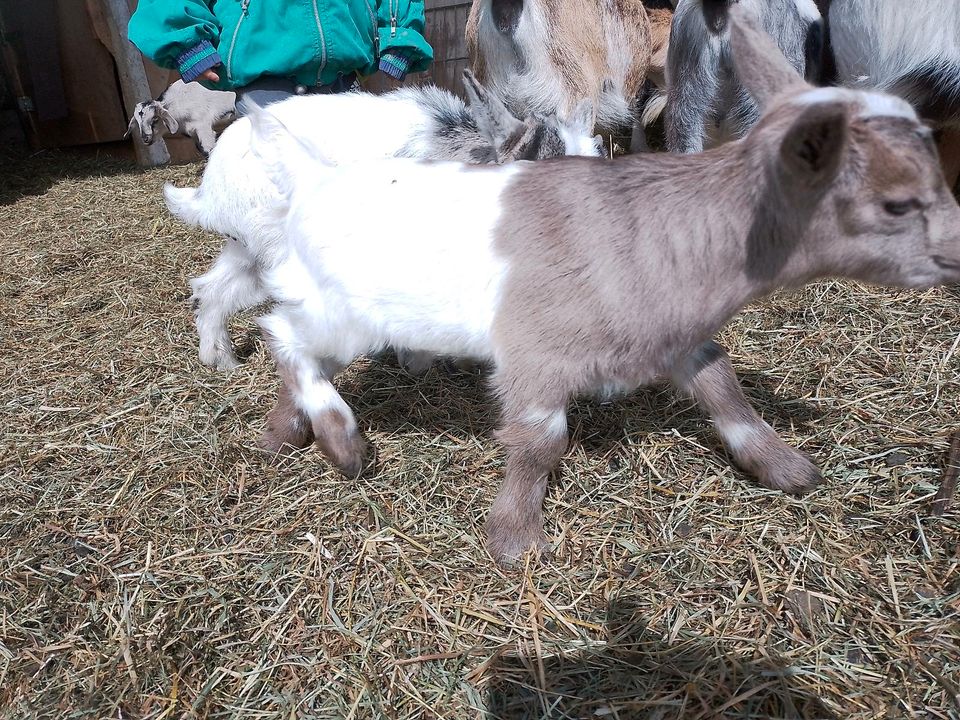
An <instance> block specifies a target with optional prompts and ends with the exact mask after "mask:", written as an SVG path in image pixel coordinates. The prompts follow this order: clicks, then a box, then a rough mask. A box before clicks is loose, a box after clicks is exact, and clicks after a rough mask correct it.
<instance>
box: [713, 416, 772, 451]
mask: <svg viewBox="0 0 960 720" xmlns="http://www.w3.org/2000/svg"><path fill="white" fill-rule="evenodd" d="M758 425H759V427H758ZM764 427H767V424H766V423H765V422H763V421H758V423H757V424H756V425H750V424H747V423H741V422H731V423H722V424H721V423H720V422H717V432H719V433H720V434H721V435H722V437H723V439H724V441H725V442H726V443H727V445H728V446H729V447H730V449H731V450H734V451H736V450H740V449H742V448H744V447H746V446H747V445H749V444H750V443H751V442H753V441H754V440H755V439H756V438H757V437H758V436H761V435H762V434H763V433H762V428H764ZM771 432H773V431H772V430H771Z"/></svg>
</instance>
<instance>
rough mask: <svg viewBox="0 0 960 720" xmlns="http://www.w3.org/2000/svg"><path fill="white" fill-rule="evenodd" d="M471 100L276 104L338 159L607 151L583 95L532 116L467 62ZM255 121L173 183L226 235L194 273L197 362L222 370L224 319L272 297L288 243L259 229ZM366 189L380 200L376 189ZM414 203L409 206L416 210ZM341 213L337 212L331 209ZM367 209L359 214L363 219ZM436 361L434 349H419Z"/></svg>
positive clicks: (486, 158) (169, 194)
mask: <svg viewBox="0 0 960 720" xmlns="http://www.w3.org/2000/svg"><path fill="white" fill-rule="evenodd" d="M463 80H464V88H465V89H466V91H467V95H468V97H469V98H470V105H469V107H468V106H467V105H466V104H465V103H464V102H463V101H462V100H460V98H458V97H456V96H455V95H453V94H452V93H450V92H448V91H446V90H442V89H441V88H437V87H429V86H428V87H418V88H401V89H399V90H395V91H394V92H391V93H387V94H385V95H379V96H378V95H372V94H370V93H362V92H351V93H343V94H339V95H311V96H304V97H294V98H290V99H289V100H285V101H283V102H280V103H277V104H276V105H273V106H271V109H270V112H271V113H273V114H275V115H276V117H278V118H279V119H280V120H281V121H282V122H283V123H284V124H285V125H286V126H287V127H288V128H289V129H290V131H291V132H294V133H296V134H297V135H298V137H301V138H303V139H304V140H305V142H307V144H309V145H310V146H311V147H312V148H313V152H315V153H319V154H320V155H322V156H323V157H324V158H326V159H327V161H329V162H330V163H331V164H333V165H341V164H344V163H352V162H362V161H367V160H373V159H382V158H388V157H394V156H396V157H409V158H417V159H421V160H441V159H442V160H460V161H463V162H470V163H503V162H509V161H512V160H518V159H526V160H536V159H541V158H549V157H556V156H558V155H564V154H569V155H591V156H597V155H600V154H601V152H602V150H601V146H600V142H599V138H596V137H594V136H593V135H592V130H593V111H592V108H591V107H590V106H589V104H588V103H582V104H581V105H579V106H578V107H577V109H576V112H574V114H573V117H572V118H571V119H569V120H566V121H560V120H559V119H558V118H556V117H555V116H539V115H529V116H527V117H526V118H524V119H522V120H521V119H519V118H517V117H515V116H514V115H513V114H512V113H510V112H509V111H508V110H507V108H506V107H505V106H504V105H503V103H502V102H501V101H500V100H499V99H498V98H497V97H496V96H494V95H491V94H490V93H488V92H487V91H486V89H485V88H484V87H483V86H482V85H480V83H478V82H477V81H476V79H475V78H474V77H473V75H472V74H471V73H470V72H469V71H464V75H463ZM250 138H251V125H250V121H249V120H248V119H246V118H241V119H240V120H238V121H237V122H235V123H234V124H233V125H232V126H231V127H230V128H228V129H227V131H226V132H224V134H223V135H222V136H221V138H220V142H219V144H218V145H217V148H216V150H215V152H213V153H212V154H211V157H210V161H209V162H208V163H207V167H206V169H205V170H204V173H203V182H202V183H201V184H200V187H197V188H176V187H173V186H172V185H169V184H168V185H167V186H166V187H165V188H164V197H165V199H166V202H167V207H168V208H169V210H170V212H171V213H173V214H174V215H176V216H177V217H178V218H180V219H181V220H183V221H184V222H186V223H188V224H191V225H199V226H200V227H203V228H205V229H207V230H211V231H213V232H218V233H220V234H222V235H225V236H227V237H226V239H225V241H224V246H223V249H222V250H221V253H220V256H219V257H218V258H217V259H216V260H215V261H214V263H213V265H212V267H211V268H210V269H209V270H208V271H207V272H206V273H204V274H203V275H201V276H200V277H198V278H194V279H193V280H191V282H190V285H191V287H192V288H193V301H194V303H195V310H196V325H197V331H198V334H199V336H200V361H201V362H203V363H204V364H205V365H211V366H213V367H217V368H220V369H223V370H227V369H231V368H233V367H236V366H237V365H238V361H237V358H236V356H235V355H234V352H233V347H232V344H231V341H230V333H229V330H228V328H227V323H228V322H229V320H230V318H232V317H233V316H234V315H235V314H236V313H237V312H239V311H240V310H244V309H246V308H251V307H253V306H255V305H258V304H260V303H263V302H265V301H266V300H267V299H268V296H267V295H266V294H265V291H264V288H263V286H262V285H261V283H260V281H259V272H260V269H261V268H263V267H268V266H270V265H271V264H273V263H274V262H275V255H276V254H277V253H282V252H283V246H282V243H281V244H271V243H269V242H266V241H265V240H264V239H263V238H262V237H260V236H259V235H258V233H257V230H256V221H257V217H258V215H259V213H260V212H261V209H262V208H264V207H268V206H269V205H270V204H271V203H272V202H274V199H275V195H276V190H275V189H274V187H273V185H272V183H271V182H270V180H269V179H268V178H267V176H266V175H265V174H264V171H263V169H262V168H261V166H260V161H259V160H258V159H257V158H256V157H255V156H254V155H252V154H251V153H250ZM364 196H365V197H366V198H367V199H368V200H369V201H370V202H371V203H376V201H377V198H376V196H375V195H371V194H370V193H369V192H365V193H364ZM418 204H419V201H417V202H414V203H413V204H412V205H411V206H410V207H409V208H407V209H406V210H405V214H406V215H412V216H417V217H419V215H420V213H419V212H416V211H415V210H414V208H415V207H416V206H417V205H418ZM331 212H332V213H334V214H337V213H339V211H333V210H331ZM368 216H369V208H368V210H367V211H365V212H361V213H360V214H359V215H356V216H355V217H354V219H355V221H357V222H361V223H362V222H365V220H363V218H364V217H368ZM419 361H420V362H421V363H425V364H427V365H429V362H430V358H429V357H426V356H419Z"/></svg>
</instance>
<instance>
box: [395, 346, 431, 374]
mask: <svg viewBox="0 0 960 720" xmlns="http://www.w3.org/2000/svg"><path fill="white" fill-rule="evenodd" d="M433 360H434V357H433V354H432V353H427V352H420V351H417V350H407V349H406V348H402V349H400V350H397V362H398V363H399V364H400V367H402V368H403V369H404V370H405V371H406V372H407V373H409V374H410V375H413V376H414V377H420V376H422V375H426V374H427V371H428V370H429V369H430V368H431V367H433Z"/></svg>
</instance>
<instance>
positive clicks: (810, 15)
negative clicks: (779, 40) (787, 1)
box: [794, 0, 821, 22]
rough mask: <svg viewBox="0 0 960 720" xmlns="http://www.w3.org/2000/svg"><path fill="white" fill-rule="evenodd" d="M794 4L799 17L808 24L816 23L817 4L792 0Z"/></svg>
mask: <svg viewBox="0 0 960 720" xmlns="http://www.w3.org/2000/svg"><path fill="white" fill-rule="evenodd" d="M794 4H795V5H796V7H797V12H798V13H799V14H800V17H802V18H804V19H806V20H808V21H810V22H816V21H817V20H819V19H820V17H821V15H820V10H818V9H817V4H816V3H815V2H814V1H813V0H794Z"/></svg>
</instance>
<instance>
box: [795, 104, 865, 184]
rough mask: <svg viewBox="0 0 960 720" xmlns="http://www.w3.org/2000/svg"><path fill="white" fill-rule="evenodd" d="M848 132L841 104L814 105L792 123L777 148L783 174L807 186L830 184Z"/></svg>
mask: <svg viewBox="0 0 960 720" xmlns="http://www.w3.org/2000/svg"><path fill="white" fill-rule="evenodd" d="M849 132H850V128H849V124H848V122H847V108H846V106H845V105H844V104H843V103H815V104H812V105H810V106H809V107H807V108H806V109H804V111H803V112H802V113H801V114H800V116H799V117H798V118H797V119H796V120H795V121H794V123H793V125H791V126H790V129H789V130H787V134H786V136H785V137H784V139H783V142H782V144H781V145H780V161H781V163H782V165H783V168H784V170H785V171H786V172H787V173H788V174H790V175H792V176H793V177H796V178H797V179H800V180H803V181H806V182H809V183H822V182H824V181H828V180H830V179H831V178H832V177H833V176H834V175H835V174H836V173H837V171H838V170H839V168H840V164H841V162H842V161H843V156H844V150H845V148H846V145H847V135H848V134H849Z"/></svg>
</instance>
